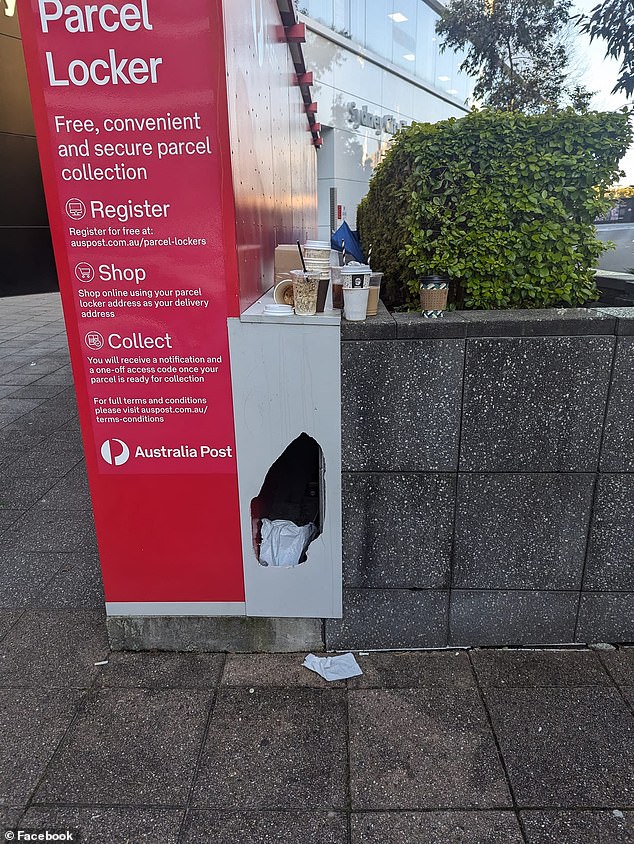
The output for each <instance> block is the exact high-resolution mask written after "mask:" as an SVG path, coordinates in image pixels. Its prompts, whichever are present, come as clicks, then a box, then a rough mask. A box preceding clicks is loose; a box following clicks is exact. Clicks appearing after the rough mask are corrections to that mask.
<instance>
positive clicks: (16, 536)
mask: <svg viewBox="0 0 634 844" xmlns="http://www.w3.org/2000/svg"><path fill="white" fill-rule="evenodd" d="M96 545H97V542H96V539H95V527H94V522H93V516H92V512H91V511H90V510H69V511H67V512H66V513H65V514H64V517H63V518H60V515H59V512H58V511H56V510H47V509H40V508H35V509H32V510H30V511H29V512H28V513H27V514H26V515H25V516H23V517H22V518H21V519H20V521H19V522H16V524H15V525H13V527H11V528H8V529H7V530H5V531H4V532H3V533H2V534H0V551H3V550H6V551H9V550H17V549H19V550H22V551H45V552H51V551H57V552H60V553H65V552H73V551H82V552H85V551H94V550H95V549H96Z"/></svg>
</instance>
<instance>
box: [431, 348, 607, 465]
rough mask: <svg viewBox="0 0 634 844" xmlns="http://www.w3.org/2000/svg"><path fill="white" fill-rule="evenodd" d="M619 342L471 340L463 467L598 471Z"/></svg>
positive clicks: (466, 371)
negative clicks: (555, 363)
mask: <svg viewBox="0 0 634 844" xmlns="http://www.w3.org/2000/svg"><path fill="white" fill-rule="evenodd" d="M614 342H615V338H614V337H518V338H514V337H513V338H512V337H502V338H495V339H482V340H480V339H470V340H467V357H466V369H465V389H464V405H463V417H462V438H461V455H460V468H461V469H462V470H463V471H470V470H472V471H489V472H510V471H522V472H526V471H533V472H535V471H546V472H547V471H577V472H593V471H595V470H596V468H597V465H598V457H599V443H600V438H601V430H602V427H603V416H604V412H605V406H606V401H607V392H608V381H609V373H610V364H611V361H612V351H613V347H614ZM553 361H557V366H556V368H555V367H553ZM436 418H439V417H436ZM419 430H421V429H420V427H419Z"/></svg>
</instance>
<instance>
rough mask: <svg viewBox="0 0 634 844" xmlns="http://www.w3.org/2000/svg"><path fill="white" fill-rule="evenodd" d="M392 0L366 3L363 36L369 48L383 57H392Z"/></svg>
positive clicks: (377, 0)
mask: <svg viewBox="0 0 634 844" xmlns="http://www.w3.org/2000/svg"><path fill="white" fill-rule="evenodd" d="M391 14H392V0H372V3H371V4H370V3H367V4H366V11H365V37H366V42H365V43H366V46H367V48H368V49H369V50H373V51H374V52H375V53H378V54H379V56H383V57H384V58H389V59H391V58H392V49H391V36H392V32H391V27H390V24H391V20H390V18H389V17H388V15H391Z"/></svg>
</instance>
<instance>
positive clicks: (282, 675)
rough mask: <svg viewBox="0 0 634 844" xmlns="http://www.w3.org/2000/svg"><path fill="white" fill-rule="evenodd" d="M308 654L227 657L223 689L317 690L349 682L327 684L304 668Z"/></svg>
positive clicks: (341, 685)
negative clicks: (231, 687)
mask: <svg viewBox="0 0 634 844" xmlns="http://www.w3.org/2000/svg"><path fill="white" fill-rule="evenodd" d="M305 656H306V654H305V653H301V654H300V653H291V654H227V662H226V663H225V669H224V672H223V675H222V685H223V686H246V687H253V686H271V687H273V688H285V687H290V688H293V687H297V686H308V687H310V688H313V689H323V688H329V689H332V688H338V687H341V688H343V687H345V685H346V683H345V681H339V680H335V681H330V682H328V681H326V680H324V679H323V677H320V676H319V674H315V672H314V671H310V670H309V669H308V668H304V666H303V665H302V663H303V661H304V657H305Z"/></svg>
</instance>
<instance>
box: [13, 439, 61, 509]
mask: <svg viewBox="0 0 634 844" xmlns="http://www.w3.org/2000/svg"><path fill="white" fill-rule="evenodd" d="M0 448H1V446H0ZM4 468H5V467H4V466H2V469H3V470H4ZM54 483H55V478H49V477H39V478H38V477H34V478H20V477H7V476H6V474H5V473H4V471H3V478H2V482H1V484H0V508H7V509H8V510H20V509H22V510H24V509H28V508H29V507H32V506H33V505H34V504H35V503H36V502H37V501H39V500H40V498H41V497H42V496H43V495H44V494H45V493H46V492H47V490H49V489H50V488H51V487H52V486H53V484H54ZM14 524H15V523H14Z"/></svg>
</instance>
